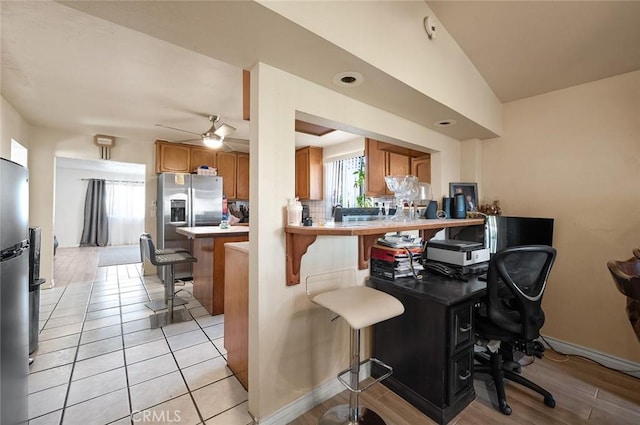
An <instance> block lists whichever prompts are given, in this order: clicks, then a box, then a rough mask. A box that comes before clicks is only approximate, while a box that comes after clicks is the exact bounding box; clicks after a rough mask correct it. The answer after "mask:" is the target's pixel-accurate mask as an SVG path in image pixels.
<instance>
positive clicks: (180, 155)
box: [156, 141, 190, 173]
mask: <svg viewBox="0 0 640 425" xmlns="http://www.w3.org/2000/svg"><path fill="white" fill-rule="evenodd" d="M189 160H190V148H189V146H185V145H179V144H176V143H169V142H161V141H156V173H188V172H189Z"/></svg>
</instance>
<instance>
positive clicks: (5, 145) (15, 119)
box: [0, 97, 29, 159]
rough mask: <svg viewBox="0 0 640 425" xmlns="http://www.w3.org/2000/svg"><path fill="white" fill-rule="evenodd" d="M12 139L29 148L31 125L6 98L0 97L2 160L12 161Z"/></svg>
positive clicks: (0, 146) (0, 154)
mask: <svg viewBox="0 0 640 425" xmlns="http://www.w3.org/2000/svg"><path fill="white" fill-rule="evenodd" d="M11 139H15V140H16V141H18V142H19V143H20V144H21V145H22V146H24V147H27V148H28V147H29V123H27V122H26V121H25V120H24V119H23V118H22V115H20V114H19V113H18V112H17V111H16V110H15V109H14V108H13V106H11V104H9V102H7V101H6V100H5V99H4V97H0V158H6V159H11Z"/></svg>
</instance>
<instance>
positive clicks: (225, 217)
mask: <svg viewBox="0 0 640 425" xmlns="http://www.w3.org/2000/svg"><path fill="white" fill-rule="evenodd" d="M220 228H221V229H228V228H229V206H228V205H227V195H222V221H220Z"/></svg>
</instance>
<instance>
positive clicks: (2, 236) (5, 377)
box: [0, 158, 29, 425]
mask: <svg viewBox="0 0 640 425" xmlns="http://www.w3.org/2000/svg"><path fill="white" fill-rule="evenodd" d="M28 221H29V174H28V172H27V169H26V168H24V167H22V166H21V165H18V164H16V163H14V162H11V161H8V160H6V159H2V158H0V358H1V359H2V361H1V362H0V423H1V424H2V425H5V424H6V425H14V424H26V423H27V419H28V410H27V377H28V374H29V304H28V302H29V295H28V294H29V277H28V275H29V224H28Z"/></svg>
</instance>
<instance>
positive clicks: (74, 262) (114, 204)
mask: <svg viewBox="0 0 640 425" xmlns="http://www.w3.org/2000/svg"><path fill="white" fill-rule="evenodd" d="M55 175H56V185H55V187H56V190H55V198H54V203H55V205H54V214H55V215H54V217H55V219H54V235H55V242H56V243H57V246H56V248H55V249H54V271H53V275H54V276H53V277H54V281H55V285H56V286H62V285H68V284H71V283H80V282H86V281H88V280H90V279H93V278H94V277H95V275H96V273H97V269H98V267H103V266H111V265H118V264H131V263H137V262H139V261H140V254H139V245H138V243H139V242H138V240H139V236H140V234H141V233H143V232H144V220H145V175H146V166H145V165H144V164H135V163H125V162H116V161H110V160H86V159H76V158H68V157H56V174H55ZM91 179H101V180H104V181H105V183H104V184H105V201H106V204H107V205H106V206H107V220H108V226H109V237H108V242H107V245H106V246H80V240H81V237H82V232H83V227H84V214H85V212H84V205H85V198H86V194H87V186H88V184H89V181H90V180H91Z"/></svg>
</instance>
